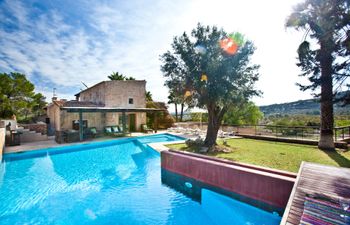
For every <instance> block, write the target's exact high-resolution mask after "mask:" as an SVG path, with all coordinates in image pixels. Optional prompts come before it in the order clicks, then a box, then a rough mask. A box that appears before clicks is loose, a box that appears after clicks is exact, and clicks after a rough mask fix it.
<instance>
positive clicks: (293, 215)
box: [281, 162, 350, 225]
mask: <svg viewBox="0 0 350 225" xmlns="http://www.w3.org/2000/svg"><path fill="white" fill-rule="evenodd" d="M307 194H326V195H330V196H334V197H337V198H350V169H348V168H339V167H333V166H325V165H320V164H314V163H306V162H303V163H302V164H301V166H300V169H299V173H298V176H297V179H296V182H295V184H294V187H293V190H292V193H291V196H290V199H289V201H288V204H287V207H286V210H285V213H284V215H283V218H282V221H281V224H285V225H298V224H299V223H300V219H301V216H302V213H303V210H304V200H305V196H306V195H307Z"/></svg>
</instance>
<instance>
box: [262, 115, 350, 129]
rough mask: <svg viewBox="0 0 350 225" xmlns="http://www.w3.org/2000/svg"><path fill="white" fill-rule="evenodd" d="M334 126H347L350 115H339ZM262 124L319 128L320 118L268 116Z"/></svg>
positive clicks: (312, 116)
mask: <svg viewBox="0 0 350 225" xmlns="http://www.w3.org/2000/svg"><path fill="white" fill-rule="evenodd" d="M334 121H335V124H334V125H335V126H336V127H341V126H349V125H350V115H339V116H335V118H334ZM264 124H269V125H277V126H288V127H293V126H312V127H319V126H320V117H319V116H314V115H305V114H304V115H270V116H268V117H265V118H264Z"/></svg>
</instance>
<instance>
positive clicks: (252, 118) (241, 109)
mask: <svg viewBox="0 0 350 225" xmlns="http://www.w3.org/2000/svg"><path fill="white" fill-rule="evenodd" d="M263 115H264V114H263V113H262V112H261V111H260V109H259V107H258V106H256V105H255V104H254V103H253V102H246V103H243V104H240V105H233V106H232V107H230V108H229V109H228V111H227V113H226V114H225V116H224V121H225V123H228V124H232V125H257V124H258V123H259V121H260V120H261V119H262V118H263Z"/></svg>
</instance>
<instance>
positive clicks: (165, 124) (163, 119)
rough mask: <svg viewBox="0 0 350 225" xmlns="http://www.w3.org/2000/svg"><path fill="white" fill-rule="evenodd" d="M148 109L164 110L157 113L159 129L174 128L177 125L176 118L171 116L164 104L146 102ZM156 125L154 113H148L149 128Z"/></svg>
mask: <svg viewBox="0 0 350 225" xmlns="http://www.w3.org/2000/svg"><path fill="white" fill-rule="evenodd" d="M146 108H155V109H163V110H164V111H162V112H155V113H156V114H157V117H158V129H167V128H169V127H172V126H173V125H174V123H175V120H174V118H173V117H172V116H171V115H170V114H169V112H168V108H167V106H166V105H165V103H164V102H154V101H149V102H146ZM153 125H154V113H147V126H148V127H152V128H154V127H153Z"/></svg>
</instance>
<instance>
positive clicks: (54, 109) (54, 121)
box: [46, 104, 61, 131]
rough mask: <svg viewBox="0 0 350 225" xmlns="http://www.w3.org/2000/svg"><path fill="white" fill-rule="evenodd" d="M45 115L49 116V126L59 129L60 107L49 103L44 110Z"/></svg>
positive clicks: (55, 129)
mask: <svg viewBox="0 0 350 225" xmlns="http://www.w3.org/2000/svg"><path fill="white" fill-rule="evenodd" d="M46 114H47V117H49V118H50V127H51V129H53V130H54V131H60V130H61V126H60V124H61V117H60V107H59V106H58V105H56V104H51V105H49V106H48V107H47V110H46Z"/></svg>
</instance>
